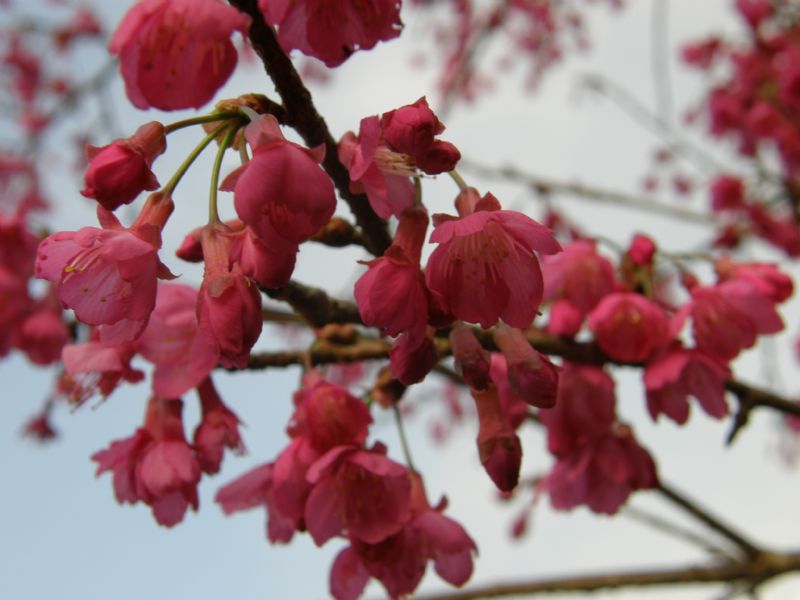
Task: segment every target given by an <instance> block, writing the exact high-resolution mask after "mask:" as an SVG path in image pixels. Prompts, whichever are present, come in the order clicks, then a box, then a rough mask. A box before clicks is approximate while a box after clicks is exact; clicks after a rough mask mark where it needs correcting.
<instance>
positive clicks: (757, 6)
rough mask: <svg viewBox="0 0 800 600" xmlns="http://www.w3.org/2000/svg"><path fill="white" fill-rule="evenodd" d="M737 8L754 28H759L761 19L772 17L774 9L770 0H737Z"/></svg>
mask: <svg viewBox="0 0 800 600" xmlns="http://www.w3.org/2000/svg"><path fill="white" fill-rule="evenodd" d="M736 10H737V11H738V12H739V14H740V15H742V17H743V18H744V20H745V21H747V23H748V24H749V25H750V27H752V28H753V29H757V28H758V26H759V24H760V23H761V21H763V20H764V19H767V18H769V17H771V16H772V13H773V11H774V9H773V7H772V4H770V2H769V1H768V0H736Z"/></svg>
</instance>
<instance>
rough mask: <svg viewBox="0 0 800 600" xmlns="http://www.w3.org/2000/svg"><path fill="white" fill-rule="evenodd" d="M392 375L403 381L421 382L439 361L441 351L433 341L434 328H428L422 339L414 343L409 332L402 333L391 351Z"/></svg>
mask: <svg viewBox="0 0 800 600" xmlns="http://www.w3.org/2000/svg"><path fill="white" fill-rule="evenodd" d="M389 359H390V361H391V369H392V376H393V377H394V378H395V379H397V380H398V381H400V382H401V383H403V384H404V385H411V384H414V383H419V382H420V381H422V380H423V379H425V376H426V375H427V374H428V373H430V372H431V369H433V367H435V366H436V363H437V362H438V361H439V352H438V351H437V350H436V344H435V343H434V341H433V329H432V328H430V327H429V328H428V330H427V331H426V333H425V335H424V336H423V337H422V339H421V340H419V341H417V342H416V344H415V343H414V339H413V336H412V335H411V334H409V333H404V334H403V335H401V336H400V337H399V338H397V340H395V343H394V344H393V345H392V349H391V350H390V351H389Z"/></svg>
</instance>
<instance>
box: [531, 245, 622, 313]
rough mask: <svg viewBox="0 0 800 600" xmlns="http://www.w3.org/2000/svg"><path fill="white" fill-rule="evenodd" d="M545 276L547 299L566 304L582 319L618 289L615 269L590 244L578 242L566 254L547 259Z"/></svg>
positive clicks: (543, 270) (544, 260) (543, 271)
mask: <svg viewBox="0 0 800 600" xmlns="http://www.w3.org/2000/svg"><path fill="white" fill-rule="evenodd" d="M542 273H543V275H544V299H545V300H557V299H558V300H563V301H564V302H566V303H568V304H569V305H570V306H571V307H573V308H574V309H575V310H577V311H579V312H580V314H581V319H582V318H583V316H584V315H586V314H587V313H588V312H589V311H591V310H592V309H593V308H594V307H595V306H597V303H598V302H600V300H602V299H603V298H604V297H605V296H606V295H608V294H610V293H611V292H612V291H614V287H615V283H614V267H613V265H612V264H611V263H610V262H609V260H608V259H607V258H605V257H603V256H601V255H600V254H598V253H597V248H596V246H595V243H594V242H592V241H589V240H576V241H574V242H572V243H570V244H567V245H566V246H564V251H563V252H560V253H559V254H555V255H553V256H545V257H544V258H543V259H542ZM551 320H552V319H551Z"/></svg>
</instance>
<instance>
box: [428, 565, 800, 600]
mask: <svg viewBox="0 0 800 600" xmlns="http://www.w3.org/2000/svg"><path fill="white" fill-rule="evenodd" d="M794 571H800V553H787V554H763V555H761V556H760V557H759V558H758V559H757V560H753V561H750V562H747V563H723V564H715V563H711V564H707V565H703V566H699V567H698V566H688V567H679V568H674V569H658V570H655V569H654V570H651V571H646V570H643V571H624V572H620V573H609V574H602V575H586V576H578V577H565V578H561V579H555V578H554V579H543V580H540V581H531V582H521V583H509V584H499V585H490V586H485V587H475V588H473V589H470V590H463V591H457V592H446V593H443V594H431V595H427V596H418V597H417V598H418V600H476V599H478V598H502V597H508V596H532V595H534V594H557V593H565V592H594V591H598V590H603V589H606V590H608V589H620V588H631V587H654V586H662V585H671V586H675V585H691V584H694V585H697V584H711V583H724V584H730V583H735V582H744V583H751V584H753V585H758V584H761V583H764V582H765V581H768V580H769V579H772V578H774V577H778V576H779V575H784V574H786V573H791V572H794Z"/></svg>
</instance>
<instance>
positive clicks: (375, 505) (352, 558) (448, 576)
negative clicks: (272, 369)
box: [217, 371, 476, 600]
mask: <svg viewBox="0 0 800 600" xmlns="http://www.w3.org/2000/svg"><path fill="white" fill-rule="evenodd" d="M294 403H295V411H294V415H293V416H292V419H291V422H290V424H289V427H288V428H287V432H288V434H289V436H290V437H291V442H290V443H289V445H288V446H287V447H286V448H285V449H284V450H283V452H281V453H280V455H279V456H278V457H277V458H276V459H275V461H274V462H271V463H267V464H265V465H262V466H259V467H256V468H255V469H253V470H252V471H250V472H248V473H246V474H244V475H243V476H241V477H240V478H239V479H237V480H235V481H233V482H231V483H229V484H228V485H226V486H225V487H223V488H222V489H221V490H220V491H219V492H218V494H217V502H219V503H220V504H221V505H222V508H223V510H225V512H226V513H231V512H235V511H239V510H245V509H249V508H254V507H258V506H263V507H265V508H266V510H267V516H268V526H267V536H268V537H269V539H270V540H271V541H272V542H280V543H287V542H289V541H290V540H291V539H292V537H293V535H294V533H295V532H302V531H308V533H309V534H310V535H311V537H312V538H313V539H314V542H315V543H316V544H317V545H318V546H322V545H323V544H325V543H326V542H327V541H328V540H330V539H332V538H334V537H342V538H345V539H346V540H347V541H348V542H349V545H348V546H347V547H345V548H344V549H343V550H342V551H341V552H340V553H339V555H338V556H337V557H336V560H335V561H334V564H333V567H332V570H331V578H330V590H331V594H332V595H333V596H334V597H335V598H336V599H337V600H355V598H358V597H359V596H360V595H361V592H362V591H363V589H364V587H365V585H366V584H367V581H368V580H369V578H370V577H374V578H375V579H377V580H379V581H380V582H381V583H382V584H383V586H384V587H385V588H386V591H387V593H388V594H389V595H390V596H391V597H392V598H399V597H403V596H405V595H407V594H410V593H411V592H413V591H414V590H415V589H416V587H417V585H418V584H419V582H420V580H421V579H422V576H423V575H424V574H425V570H426V567H427V563H428V560H432V561H433V562H434V565H435V568H436V572H437V573H438V574H439V576H440V577H442V578H443V579H444V580H445V581H447V582H449V583H451V584H453V585H462V584H464V583H465V582H466V581H467V580H468V579H469V577H470V575H471V574H472V554H473V553H474V552H475V550H476V547H475V543H474V542H473V541H472V539H471V538H470V537H469V535H467V533H466V532H465V531H464V529H463V528H462V527H461V525H459V524H458V523H456V522H455V521H453V520H452V519H450V518H449V517H446V516H445V515H444V514H442V513H443V511H444V509H445V507H446V502H445V501H444V500H443V501H442V502H440V503H439V504H438V505H437V506H436V507H431V506H430V504H429V503H428V500H427V497H426V494H425V488H424V486H423V483H422V478H421V476H420V475H419V474H418V473H416V472H414V471H412V470H409V469H408V468H406V467H404V466H402V465H401V464H399V463H397V462H395V461H393V460H391V459H389V458H388V457H387V456H386V447H385V446H383V444H380V443H375V444H374V445H373V446H372V447H366V446H365V442H366V439H367V436H368V433H369V431H368V429H369V425H370V424H371V423H372V418H371V417H370V414H369V409H368V408H367V406H366V404H365V403H364V402H363V401H361V400H359V399H358V398H356V397H354V396H352V395H351V394H349V393H348V392H347V390H346V389H344V388H342V387H340V386H337V385H335V384H333V383H330V382H328V381H326V380H325V379H323V378H322V377H321V375H320V374H319V373H317V372H315V371H309V372H307V373H306V375H305V377H304V379H303V388H302V389H301V390H299V391H298V392H297V393H296V394H295V396H294Z"/></svg>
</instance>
